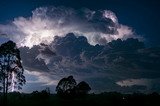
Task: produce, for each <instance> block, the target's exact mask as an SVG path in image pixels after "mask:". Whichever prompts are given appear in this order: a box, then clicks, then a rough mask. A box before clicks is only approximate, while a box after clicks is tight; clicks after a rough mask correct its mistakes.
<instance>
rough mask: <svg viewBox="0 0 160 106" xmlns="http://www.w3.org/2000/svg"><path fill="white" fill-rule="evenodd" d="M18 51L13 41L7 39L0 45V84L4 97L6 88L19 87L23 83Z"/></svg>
mask: <svg viewBox="0 0 160 106" xmlns="http://www.w3.org/2000/svg"><path fill="white" fill-rule="evenodd" d="M23 71H24V69H23V67H22V64H21V58H20V51H19V50H18V49H17V47H16V44H15V43H14V42H13V41H8V42H6V43H4V44H2V45H1V46H0V86H1V88H2V90H3V94H4V98H7V97H6V96H7V93H8V90H14V88H17V89H21V86H23V84H25V76H24V75H23Z"/></svg>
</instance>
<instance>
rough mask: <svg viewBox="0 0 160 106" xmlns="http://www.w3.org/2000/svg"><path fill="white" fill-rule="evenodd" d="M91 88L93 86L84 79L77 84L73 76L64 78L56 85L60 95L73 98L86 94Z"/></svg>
mask: <svg viewBox="0 0 160 106" xmlns="http://www.w3.org/2000/svg"><path fill="white" fill-rule="evenodd" d="M90 90H91V87H90V86H89V85H88V84H87V83H86V82H85V81H82V82H80V83H79V84H78V85H77V83H76V81H75V79H74V78H73V76H69V77H67V78H62V79H61V80H60V81H59V83H58V85H57V87H56V91H57V94H58V95H60V96H63V97H71V98H72V97H77V96H85V95H86V94H87V93H88V92H89V91H90Z"/></svg>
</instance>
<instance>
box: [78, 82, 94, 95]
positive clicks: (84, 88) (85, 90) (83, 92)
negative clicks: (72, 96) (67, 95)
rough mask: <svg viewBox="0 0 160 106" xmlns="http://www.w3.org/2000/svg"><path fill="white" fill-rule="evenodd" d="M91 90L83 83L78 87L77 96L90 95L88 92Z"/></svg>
mask: <svg viewBox="0 0 160 106" xmlns="http://www.w3.org/2000/svg"><path fill="white" fill-rule="evenodd" d="M90 90H91V87H90V86H89V85H88V84H87V83H86V82H85V81H82V82H80V83H79V84H78V85H77V86H76V94H77V95H78V96H84V95H86V94H88V92H89V91H90Z"/></svg>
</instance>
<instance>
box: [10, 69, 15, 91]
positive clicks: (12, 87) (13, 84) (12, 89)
mask: <svg viewBox="0 0 160 106" xmlns="http://www.w3.org/2000/svg"><path fill="white" fill-rule="evenodd" d="M14 79H15V76H14V72H12V82H11V83H12V85H11V91H12V92H14V86H15V83H14Z"/></svg>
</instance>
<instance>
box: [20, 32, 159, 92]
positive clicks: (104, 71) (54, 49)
mask: <svg viewBox="0 0 160 106" xmlns="http://www.w3.org/2000/svg"><path fill="white" fill-rule="evenodd" d="M20 51H21V57H22V60H23V65H24V66H25V68H26V69H27V70H29V71H38V72H43V73H49V74H50V75H52V74H53V75H55V76H59V77H64V76H66V75H73V76H75V78H76V79H77V80H85V81H87V82H89V84H90V85H91V87H92V89H93V91H96V92H102V91H121V92H136V91H141V92H153V91H158V92H159V88H160V86H159V85H157V83H154V82H158V81H159V78H160V71H159V70H160V48H159V47H155V48H154V47H152V48H147V47H145V45H144V43H143V42H140V41H139V40H138V39H134V38H128V39H127V40H123V41H122V40H121V39H117V40H113V41H112V42H109V43H107V44H106V45H99V44H97V45H95V46H93V45H90V44H89V43H88V41H87V39H86V38H85V37H84V36H75V35H74V34H73V33H69V34H67V35H66V36H65V37H58V36H57V37H56V38H55V39H54V41H53V42H52V43H51V44H50V45H45V44H41V45H38V46H33V47H32V48H31V49H29V48H28V47H21V48H20ZM53 79H55V78H53ZM129 79H140V81H141V80H143V79H145V81H146V82H145V84H142V85H141V84H139V82H135V84H133V85H132V86H129V85H127V84H125V83H123V80H129ZM148 80H153V81H152V82H151V83H150V82H149V81H148ZM118 81H122V84H124V85H125V86H120V85H118V84H117V83H116V82H118ZM147 81H148V82H147ZM131 83H132V82H131Z"/></svg>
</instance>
